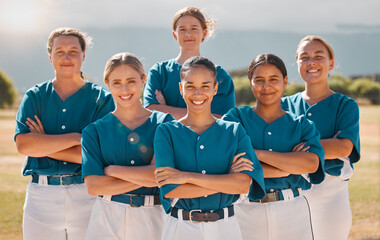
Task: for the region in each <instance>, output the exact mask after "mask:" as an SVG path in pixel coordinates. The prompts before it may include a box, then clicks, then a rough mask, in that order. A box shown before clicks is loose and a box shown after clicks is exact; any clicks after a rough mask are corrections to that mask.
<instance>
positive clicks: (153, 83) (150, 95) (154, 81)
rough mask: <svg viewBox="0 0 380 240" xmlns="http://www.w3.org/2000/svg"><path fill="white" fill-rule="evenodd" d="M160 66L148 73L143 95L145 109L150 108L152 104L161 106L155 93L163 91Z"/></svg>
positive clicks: (154, 67)
mask: <svg viewBox="0 0 380 240" xmlns="http://www.w3.org/2000/svg"><path fill="white" fill-rule="evenodd" d="M159 67H160V65H159V64H158V63H156V64H155V65H154V66H153V67H152V68H151V69H150V70H149V73H148V77H147V79H146V83H145V89H144V94H143V97H144V99H143V101H144V107H148V106H149V105H151V104H160V103H159V102H158V101H157V99H156V94H155V91H156V90H158V91H162V89H161V82H162V79H161V76H160V73H159Z"/></svg>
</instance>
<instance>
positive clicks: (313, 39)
mask: <svg viewBox="0 0 380 240" xmlns="http://www.w3.org/2000/svg"><path fill="white" fill-rule="evenodd" d="M303 42H320V43H322V45H323V46H325V47H326V48H327V52H328V54H329V58H330V60H335V54H334V50H333V49H332V47H331V46H330V44H328V43H327V42H326V41H325V40H324V39H323V38H321V37H318V36H313V35H309V36H306V37H304V38H302V39H301V41H300V42H299V44H298V47H297V52H296V59H298V54H299V52H298V50H299V48H300V47H301V44H302V43H303Z"/></svg>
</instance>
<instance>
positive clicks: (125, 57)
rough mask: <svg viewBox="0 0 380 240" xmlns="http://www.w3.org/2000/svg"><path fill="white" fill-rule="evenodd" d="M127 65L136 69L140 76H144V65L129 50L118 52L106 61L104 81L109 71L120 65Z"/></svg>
mask: <svg viewBox="0 0 380 240" xmlns="http://www.w3.org/2000/svg"><path fill="white" fill-rule="evenodd" d="M124 64H125V65H129V66H131V67H133V68H134V69H136V71H137V72H138V73H139V74H140V76H141V78H143V77H144V76H145V71H144V66H143V64H142V63H141V61H140V59H139V58H138V57H136V56H135V55H133V54H132V53H129V52H124V53H118V54H115V55H113V56H112V57H111V58H110V59H109V60H108V61H107V63H106V66H105V68H104V82H106V83H107V82H108V77H109V75H110V74H111V72H112V71H113V70H114V69H115V68H116V67H118V66H120V65H124Z"/></svg>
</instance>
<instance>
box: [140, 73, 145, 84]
mask: <svg viewBox="0 0 380 240" xmlns="http://www.w3.org/2000/svg"><path fill="white" fill-rule="evenodd" d="M141 82H142V85H143V86H144V84H145V82H146V75H145V74H144V75H142V76H141Z"/></svg>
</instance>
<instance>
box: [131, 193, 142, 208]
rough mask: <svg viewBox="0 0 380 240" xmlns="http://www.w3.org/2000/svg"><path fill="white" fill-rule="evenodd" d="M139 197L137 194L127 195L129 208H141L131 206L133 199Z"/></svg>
mask: <svg viewBox="0 0 380 240" xmlns="http://www.w3.org/2000/svg"><path fill="white" fill-rule="evenodd" d="M139 196H141V195H139V194H130V195H129V206H131V207H132V208H139V207H141V205H133V203H132V199H133V197H139Z"/></svg>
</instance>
